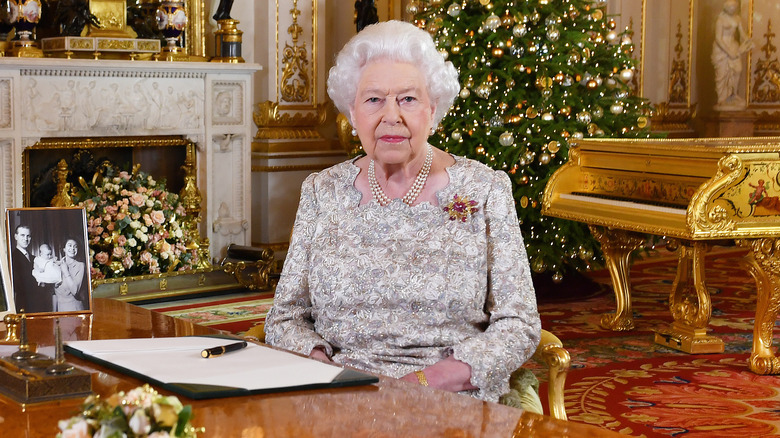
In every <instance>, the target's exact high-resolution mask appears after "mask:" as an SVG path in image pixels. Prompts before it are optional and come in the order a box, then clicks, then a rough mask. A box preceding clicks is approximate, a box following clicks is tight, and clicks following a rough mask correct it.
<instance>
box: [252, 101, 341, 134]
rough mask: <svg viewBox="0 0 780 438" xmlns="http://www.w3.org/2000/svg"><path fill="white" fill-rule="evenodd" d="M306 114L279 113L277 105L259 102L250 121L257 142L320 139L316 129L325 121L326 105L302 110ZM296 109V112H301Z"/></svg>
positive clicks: (269, 102)
mask: <svg viewBox="0 0 780 438" xmlns="http://www.w3.org/2000/svg"><path fill="white" fill-rule="evenodd" d="M301 110H303V111H306V112H296V113H292V114H291V113H288V112H281V109H280V108H279V104H278V103H276V102H272V101H265V102H260V103H258V104H257V110H256V111H255V112H254V113H253V114H252V119H253V120H254V122H255V125H257V127H258V130H257V133H256V134H255V139H257V140H267V139H321V138H322V135H320V133H319V131H318V129H317V128H318V127H320V126H322V125H323V124H324V123H325V120H326V119H327V105H326V104H320V105H317V106H316V107H311V108H302V109H301ZM301 110H298V109H296V111H301Z"/></svg>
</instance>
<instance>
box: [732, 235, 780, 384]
mask: <svg viewBox="0 0 780 438" xmlns="http://www.w3.org/2000/svg"><path fill="white" fill-rule="evenodd" d="M737 243H738V244H739V245H740V246H747V247H748V248H750V251H751V253H750V256H749V257H746V258H745V264H746V265H747V268H748V271H749V272H750V274H751V275H752V276H753V279H754V280H755V281H756V289H757V290H756V321H755V323H754V325H753V351H752V352H751V354H750V360H749V361H748V364H749V366H750V370H751V371H753V372H754V373H756V374H780V359H778V358H777V357H775V354H774V348H772V329H773V328H774V326H775V319H777V312H778V308H780V257H779V256H780V239H777V238H774V239H771V238H766V239H750V240H738V241H737Z"/></svg>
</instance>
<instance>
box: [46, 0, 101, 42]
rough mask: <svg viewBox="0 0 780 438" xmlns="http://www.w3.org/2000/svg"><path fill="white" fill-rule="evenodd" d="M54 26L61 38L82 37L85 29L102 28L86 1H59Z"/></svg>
mask: <svg viewBox="0 0 780 438" xmlns="http://www.w3.org/2000/svg"><path fill="white" fill-rule="evenodd" d="M54 25H55V27H56V28H57V31H58V32H59V35H60V36H80V35H81V32H82V31H84V27H85V26H87V25H91V26H94V27H100V21H99V20H98V18H97V17H96V16H95V15H94V14H92V12H90V10H89V3H88V2H87V1H86V0H59V1H57V6H56V8H55V9H54Z"/></svg>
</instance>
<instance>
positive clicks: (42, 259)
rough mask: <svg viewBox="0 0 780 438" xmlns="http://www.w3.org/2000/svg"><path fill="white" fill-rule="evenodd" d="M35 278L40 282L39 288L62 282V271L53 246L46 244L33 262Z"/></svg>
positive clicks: (41, 247)
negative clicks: (45, 284)
mask: <svg viewBox="0 0 780 438" xmlns="http://www.w3.org/2000/svg"><path fill="white" fill-rule="evenodd" d="M33 277H35V279H36V280H37V281H38V286H43V285H44V283H51V284H57V283H60V282H61V281H62V270H61V269H60V266H59V262H58V261H57V259H55V258H54V251H52V249H51V246H49V245H48V244H46V243H44V244H41V246H40V248H39V249H38V255H37V256H36V257H35V260H33Z"/></svg>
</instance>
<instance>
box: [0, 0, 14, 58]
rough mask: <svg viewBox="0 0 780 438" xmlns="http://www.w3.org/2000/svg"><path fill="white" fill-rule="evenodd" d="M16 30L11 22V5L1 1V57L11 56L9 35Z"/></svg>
mask: <svg viewBox="0 0 780 438" xmlns="http://www.w3.org/2000/svg"><path fill="white" fill-rule="evenodd" d="M12 30H14V27H13V25H12V24H11V21H10V5H9V3H8V0H0V56H5V55H6V53H8V54H9V55H10V53H9V52H10V49H11V45H10V43H9V42H8V34H10V33H11V31H12Z"/></svg>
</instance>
